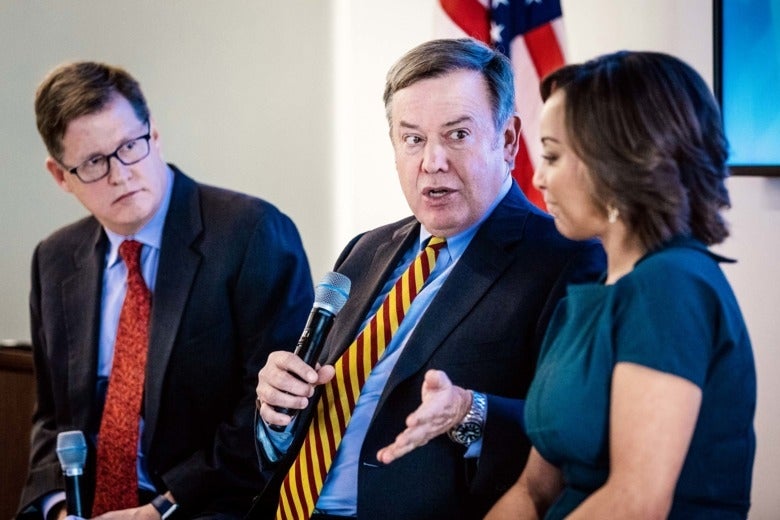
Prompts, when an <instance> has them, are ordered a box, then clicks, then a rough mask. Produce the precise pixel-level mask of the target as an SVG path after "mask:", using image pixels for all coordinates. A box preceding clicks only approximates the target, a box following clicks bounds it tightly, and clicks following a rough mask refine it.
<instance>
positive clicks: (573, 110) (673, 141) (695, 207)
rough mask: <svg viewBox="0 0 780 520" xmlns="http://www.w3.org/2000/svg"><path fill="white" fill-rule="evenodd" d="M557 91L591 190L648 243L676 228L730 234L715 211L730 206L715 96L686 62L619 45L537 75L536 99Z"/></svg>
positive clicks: (711, 235)
mask: <svg viewBox="0 0 780 520" xmlns="http://www.w3.org/2000/svg"><path fill="white" fill-rule="evenodd" d="M557 90H562V91H563V92H564V95H565V103H564V105H565V116H564V117H565V124H566V128H567V133H568V137H569V139H570V141H571V142H572V145H573V148H574V151H575V153H576V154H577V155H578V156H579V157H580V159H581V160H582V161H583V162H584V163H585V165H586V166H587V167H588V169H589V170H590V175H591V177H592V180H593V183H594V186H595V194H596V197H597V198H598V199H599V200H600V201H601V203H603V204H604V206H605V208H606V206H607V205H612V206H614V207H616V208H617V209H618V210H619V211H620V216H621V218H622V219H623V220H624V222H626V223H627V225H628V226H629V228H630V229H631V230H633V231H634V232H636V233H637V235H638V237H639V240H640V241H641V242H642V244H643V245H644V246H645V247H646V248H647V249H649V250H650V249H655V248H657V247H658V246H659V245H660V244H662V243H663V242H665V241H667V240H669V239H670V238H672V237H673V236H675V235H681V234H682V235H692V236H694V237H696V238H698V239H699V240H701V241H702V242H704V243H705V244H708V245H711V244H716V243H719V242H722V241H723V240H724V239H725V238H726V237H727V236H728V229H727V228H726V225H725V223H724V221H723V219H722V217H721V215H720V211H721V210H722V209H724V208H728V207H729V205H730V203H729V195H728V191H727V190H726V186H725V184H724V180H725V178H726V177H727V175H728V168H727V166H726V158H727V156H728V152H727V148H728V144H727V142H726V138H725V136H724V133H723V128H722V125H721V118H720V110H719V109H718V105H717V103H716V101H715V98H714V97H713V95H712V93H711V92H710V91H709V88H708V87H707V85H706V84H705V82H704V80H703V79H702V78H701V76H699V74H698V73H697V72H696V71H695V70H693V68H691V67H690V66H689V65H687V64H686V63H684V62H683V61H681V60H679V59H677V58H675V57H673V56H670V55H667V54H663V53H658V52H628V51H621V52H617V53H614V54H608V55H605V56H601V57H599V58H596V59H594V60H591V61H588V62H586V63H583V64H578V65H567V66H565V67H563V68H561V69H559V70H557V71H555V72H553V73H552V74H550V75H549V76H547V77H546V78H545V79H544V80H543V81H542V84H541V93H542V98H543V99H545V100H547V98H548V97H549V96H550V95H552V93H553V92H555V91H557ZM605 211H606V210H605Z"/></svg>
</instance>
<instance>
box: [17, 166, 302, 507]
mask: <svg viewBox="0 0 780 520" xmlns="http://www.w3.org/2000/svg"><path fill="white" fill-rule="evenodd" d="M174 171H175V175H174V185H173V194H172V198H171V203H170V207H169V210H168V214H167V216H166V220H165V225H164V230H163V237H162V245H161V250H160V260H159V267H158V272H157V280H156V287H155V291H154V295H153V303H152V315H151V324H150V341H149V354H148V361H147V368H146V379H145V384H144V400H143V417H144V420H145V425H144V431H143V438H142V446H143V450H144V453H145V454H146V463H147V467H148V469H149V472H150V474H151V475H150V476H151V478H152V480H153V481H154V484H155V486H157V488H158V489H159V490H161V491H163V490H166V489H170V490H171V492H172V493H173V495H174V496H175V497H176V499H177V500H178V501H179V502H180V503H181V504H182V508H181V515H180V516H189V515H190V514H193V513H195V512H200V511H204V510H208V511H226V512H227V511H231V512H239V511H241V510H242V509H243V510H244V511H245V510H246V508H248V506H249V503H250V500H251V496H252V495H253V494H255V493H256V490H257V488H258V487H259V486H262V485H263V484H264V482H263V480H262V476H261V474H260V471H259V469H258V468H257V465H256V464H255V461H254V453H255V451H254V450H255V449H254V442H253V440H254V432H253V410H254V399H255V391H254V389H255V386H256V384H257V372H258V370H259V369H260V368H261V367H262V366H263V365H264V364H265V361H266V357H267V356H268V353H270V352H272V351H274V350H279V349H288V350H289V349H292V348H293V347H294V346H295V343H296V341H297V338H298V335H299V334H300V331H301V330H302V329H303V326H304V324H305V322H306V318H307V316H308V313H309V311H310V309H311V305H312V301H313V290H312V282H311V274H310V271H309V265H308V262H307V259H306V256H305V253H304V251H303V247H302V244H301V241H300V237H299V235H298V231H297V229H296V228H295V225H294V224H293V223H292V221H291V220H290V219H289V218H287V217H286V216H285V215H284V214H282V213H280V212H279V211H278V210H277V209H276V208H275V207H273V206H272V205H270V204H268V203H267V202H264V201H261V200H259V199H256V198H253V197H249V196H246V195H242V194H238V193H234V192H230V191H227V190H222V189H218V188H214V187H208V186H204V185H200V184H197V183H195V182H194V181H193V180H192V179H190V178H188V177H186V176H185V175H184V174H183V173H181V172H180V171H178V170H177V169H175V167H174ZM107 243H108V239H107V237H106V236H105V233H104V231H103V229H102V227H101V226H100V224H99V223H98V222H97V220H95V219H94V218H93V217H88V218H85V219H82V220H80V221H78V222H76V223H74V224H72V225H70V226H67V227H65V228H62V229H61V230H59V231H57V232H55V233H54V234H52V235H51V236H50V237H48V238H47V239H46V240H44V241H43V242H41V243H40V244H39V245H38V247H37V248H36V251H35V254H34V258H33V263H32V290H31V293H30V314H31V327H32V343H33V349H34V359H35V369H36V373H37V399H38V400H37V405H36V409H35V412H34V417H33V432H32V447H31V457H30V473H29V477H28V480H27V484H26V486H25V488H24V490H23V494H22V497H21V503H20V510H21V511H24V510H25V509H28V506H29V505H30V504H32V503H34V502H35V501H36V500H37V499H38V498H39V497H41V496H42V495H44V494H46V493H49V492H51V491H53V490H56V489H63V481H62V475H61V469H60V465H59V463H58V461H57V457H56V454H55V446H56V438H57V433H58V432H61V431H65V430H82V431H84V432H85V435H86V436H87V437H88V440H89V441H88V442H89V444H90V446H89V447H90V456H89V463H88V468H87V472H86V474H85V476H84V481H85V487H86V488H87V493H86V494H87V497H86V498H87V500H86V502H87V503H91V499H92V494H93V492H94V489H93V488H94V482H93V479H94V474H93V471H94V445H93V443H92V442H91V441H92V439H93V438H94V434H95V433H96V432H97V430H98V426H99V424H100V414H101V409H102V403H101V402H100V401H101V399H100V398H99V396H98V395H96V394H97V393H96V382H97V351H98V332H99V320H100V298H101V286H102V277H103V270H104V264H105V254H106V247H107ZM28 511H30V510H29V509H28ZM32 512H33V513H35V511H34V510H33V511H32Z"/></svg>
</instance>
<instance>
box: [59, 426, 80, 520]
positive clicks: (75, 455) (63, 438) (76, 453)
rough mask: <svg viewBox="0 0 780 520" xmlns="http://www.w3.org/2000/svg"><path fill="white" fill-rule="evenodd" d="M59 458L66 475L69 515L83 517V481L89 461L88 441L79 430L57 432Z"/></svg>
mask: <svg viewBox="0 0 780 520" xmlns="http://www.w3.org/2000/svg"><path fill="white" fill-rule="evenodd" d="M57 458H58V459H60V466H62V474H63V475H65V500H66V503H67V506H68V515H69V516H70V515H73V516H78V517H83V516H84V514H83V511H82V509H81V482H80V480H81V479H80V477H81V475H82V474H83V473H84V463H85V462H86V461H87V443H86V441H85V440H84V434H83V433H81V432H80V431H79V430H73V431H69V432H60V433H58V434H57Z"/></svg>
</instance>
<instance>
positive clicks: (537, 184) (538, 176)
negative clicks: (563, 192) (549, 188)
mask: <svg viewBox="0 0 780 520" xmlns="http://www.w3.org/2000/svg"><path fill="white" fill-rule="evenodd" d="M542 169H543V166H541V165H539V166H537V167H536V169H535V170H534V176H533V177H532V178H531V183H532V184H533V185H534V188H536V189H537V190H539V191H542V190H544V189H545V187H546V186H545V183H544V172H542Z"/></svg>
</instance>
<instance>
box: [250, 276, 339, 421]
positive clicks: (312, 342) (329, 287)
mask: <svg viewBox="0 0 780 520" xmlns="http://www.w3.org/2000/svg"><path fill="white" fill-rule="evenodd" d="M350 286H351V282H350V280H349V278H347V277H346V276H344V275H343V274H341V273H336V272H330V273H327V274H325V276H324V277H323V278H322V280H321V281H320V283H319V284H317V287H315V289H314V306H313V308H312V310H311V313H310V314H309V319H308V320H307V322H306V326H305V327H304V329H303V332H302V333H301V337H300V339H299V340H298V344H297V345H296V347H295V355H296V356H297V357H299V358H300V359H301V360H303V362H304V363H306V364H307V365H308V366H310V367H312V368H315V366H316V364H317V359H319V356H320V352H321V351H322V347H323V346H324V344H325V339H326V338H327V336H328V333H329V332H330V329H331V327H332V326H333V319H334V318H335V317H336V314H338V313H339V311H340V310H341V309H342V307H344V304H345V303H346V301H347V298H348V297H349V290H350ZM274 354H275V353H274ZM274 354H271V356H274ZM288 356H289V354H288ZM273 364H274V363H273V361H272V358H271V357H269V362H268V364H266V366H265V367H263V369H262V370H261V371H260V374H259V382H258V387H257V395H258V401H259V399H260V393H261V389H262V387H263V385H264V384H266V385H268V387H269V388H270V389H274V390H276V391H277V393H278V391H279V388H277V387H276V384H279V383H276V384H275V383H274V382H271V381H278V379H279V378H285V377H295V378H296V379H298V380H301V381H303V380H302V378H301V377H299V376H298V375H296V374H295V373H294V372H291V371H290V372H285V371H284V370H282V373H280V371H279V369H278V368H277V367H274V366H273ZM274 369H276V374H273V372H274ZM269 372H270V373H271V375H270V376H269V377H268V378H266V377H265V376H266V375H268V373H269ZM304 382H305V381H304ZM305 383H306V384H307V385H308V384H309V383H308V382H305ZM281 391H284V392H285V393H288V394H290V395H294V394H293V393H292V392H286V391H285V390H281ZM268 404H270V405H271V406H272V407H273V408H274V410H276V411H277V412H279V413H284V414H287V415H289V416H291V417H294V416H295V414H297V413H298V410H297V409H295V408H289V407H285V406H278V405H277V404H276V403H272V402H269V403H268ZM269 426H270V428H272V429H273V430H275V431H283V430H284V428H285V427H284V426H281V425H273V424H272V425H269Z"/></svg>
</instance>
